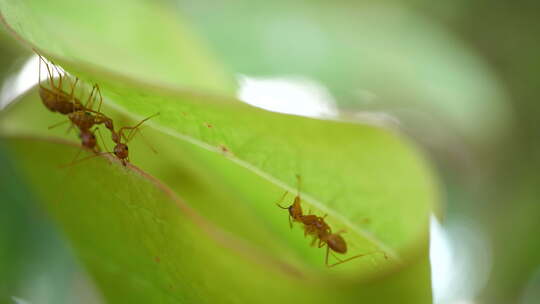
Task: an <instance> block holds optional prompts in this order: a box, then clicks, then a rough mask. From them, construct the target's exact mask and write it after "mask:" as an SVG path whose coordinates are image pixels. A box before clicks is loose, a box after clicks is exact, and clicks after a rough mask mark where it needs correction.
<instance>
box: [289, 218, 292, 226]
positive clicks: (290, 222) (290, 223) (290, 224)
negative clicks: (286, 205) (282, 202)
mask: <svg viewBox="0 0 540 304" xmlns="http://www.w3.org/2000/svg"><path fill="white" fill-rule="evenodd" d="M289 227H291V229H292V221H291V216H290V215H289Z"/></svg>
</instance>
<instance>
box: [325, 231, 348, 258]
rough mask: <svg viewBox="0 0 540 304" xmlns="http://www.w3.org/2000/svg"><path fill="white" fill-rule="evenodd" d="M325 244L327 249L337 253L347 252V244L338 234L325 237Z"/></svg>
mask: <svg viewBox="0 0 540 304" xmlns="http://www.w3.org/2000/svg"><path fill="white" fill-rule="evenodd" d="M326 244H328V247H330V249H332V250H333V251H335V252H337V253H346V252H347V243H345V240H344V239H343V237H342V236H341V235H339V233H335V234H330V235H328V236H327V237H326Z"/></svg>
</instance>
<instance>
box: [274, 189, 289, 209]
mask: <svg viewBox="0 0 540 304" xmlns="http://www.w3.org/2000/svg"><path fill="white" fill-rule="evenodd" d="M288 193H289V191H285V193H283V195H282V196H281V198H280V199H279V201H278V202H282V201H283V199H284V198H285V196H286V195H287V194H288ZM276 205H277V206H278V207H279V208H281V209H289V207H283V206H281V205H280V204H279V203H276Z"/></svg>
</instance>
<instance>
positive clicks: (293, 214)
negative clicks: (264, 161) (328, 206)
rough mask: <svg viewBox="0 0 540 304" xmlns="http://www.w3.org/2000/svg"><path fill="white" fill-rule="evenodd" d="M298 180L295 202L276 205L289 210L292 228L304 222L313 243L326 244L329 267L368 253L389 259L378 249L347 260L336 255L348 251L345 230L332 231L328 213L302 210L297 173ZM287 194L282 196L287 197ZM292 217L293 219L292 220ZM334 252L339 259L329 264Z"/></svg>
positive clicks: (326, 259)
mask: <svg viewBox="0 0 540 304" xmlns="http://www.w3.org/2000/svg"><path fill="white" fill-rule="evenodd" d="M296 178H297V181H298V194H297V195H296V197H295V198H294V202H293V203H292V205H290V206H289V207H283V206H281V205H279V204H277V203H276V205H277V206H278V207H279V208H281V209H286V210H288V211H289V225H290V226H291V228H292V222H294V221H296V222H300V223H302V224H304V235H308V234H309V235H313V236H314V239H313V241H312V243H311V244H312V245H315V242H316V241H317V239H318V240H319V245H318V247H319V248H322V247H324V246H325V245H326V258H325V264H326V266H327V267H334V266H337V265H339V264H342V263H345V262H348V261H350V260H353V259H356V258H359V257H362V256H366V255H368V254H372V253H377V252H382V253H383V254H384V258H385V259H387V258H388V257H387V256H386V254H385V253H384V252H383V251H380V250H377V251H373V252H370V253H364V254H358V255H355V256H352V257H350V258H347V259H345V260H341V259H340V258H338V257H337V256H336V255H334V254H333V252H336V253H339V254H345V253H347V243H346V242H345V239H344V238H343V237H342V236H341V233H343V232H344V231H340V232H338V233H332V229H331V228H330V226H329V225H328V224H327V223H326V221H325V220H324V219H325V218H326V215H324V216H323V217H320V216H317V215H314V214H307V215H304V214H303V212H302V206H301V203H300V202H301V198H300V175H296ZM286 194H287V192H285V194H284V195H283V197H282V198H281V200H283V198H284V197H285V195H286ZM281 200H280V201H281ZM291 219H292V221H291ZM330 253H332V255H333V256H334V257H335V258H336V259H337V260H338V261H339V262H337V263H334V264H332V265H330V264H328V255H329V254H330Z"/></svg>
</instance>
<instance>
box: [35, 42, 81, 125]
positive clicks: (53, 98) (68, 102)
mask: <svg viewBox="0 0 540 304" xmlns="http://www.w3.org/2000/svg"><path fill="white" fill-rule="evenodd" d="M36 53H37V52H36ZM38 56H39V68H38V69H39V76H38V84H39V96H40V98H41V101H42V102H43V104H44V105H45V107H46V108H47V109H49V110H50V111H52V112H59V113H61V114H69V113H72V112H74V111H76V110H80V109H82V108H83V106H82V104H81V103H80V101H79V100H78V99H77V98H75V96H74V93H75V87H76V85H77V82H78V81H79V79H78V78H75V81H73V83H72V85H71V92H70V93H69V94H68V93H66V92H64V90H63V87H62V78H63V76H62V73H61V72H60V70H59V69H58V68H57V66H56V65H54V63H53V64H52V65H53V67H54V68H55V69H56V70H57V72H58V75H59V83H58V86H56V85H55V83H54V81H53V74H52V72H51V69H50V68H49V64H48V63H47V62H46V61H45V59H44V58H43V57H42V56H41V55H40V54H38ZM42 62H43V64H45V67H46V68H47V72H48V76H49V77H48V78H49V84H50V86H51V88H50V89H48V88H46V87H44V86H43V85H42V84H41V63H42Z"/></svg>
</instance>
